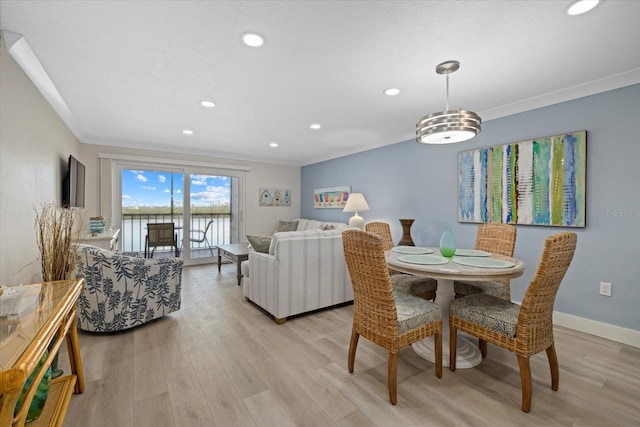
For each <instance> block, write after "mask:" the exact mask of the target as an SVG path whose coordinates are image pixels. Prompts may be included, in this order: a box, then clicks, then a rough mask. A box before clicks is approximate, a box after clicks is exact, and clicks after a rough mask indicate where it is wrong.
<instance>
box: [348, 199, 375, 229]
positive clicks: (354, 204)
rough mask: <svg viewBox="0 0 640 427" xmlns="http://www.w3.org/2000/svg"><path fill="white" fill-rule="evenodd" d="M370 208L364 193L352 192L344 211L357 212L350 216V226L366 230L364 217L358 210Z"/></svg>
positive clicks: (362, 210)
mask: <svg viewBox="0 0 640 427" xmlns="http://www.w3.org/2000/svg"><path fill="white" fill-rule="evenodd" d="M368 210H370V209H369V205H368V204H367V201H366V200H365V198H364V196H363V195H362V193H351V194H349V198H348V199H347V203H346V204H345V205H344V209H343V210H342V212H355V215H353V216H352V217H351V218H349V227H353V228H359V229H360V230H364V219H363V218H362V217H361V216H360V215H358V211H360V212H364V211H368Z"/></svg>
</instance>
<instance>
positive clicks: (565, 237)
mask: <svg viewBox="0 0 640 427" xmlns="http://www.w3.org/2000/svg"><path fill="white" fill-rule="evenodd" d="M577 241H578V236H577V235H576V233H573V232H568V231H567V232H562V233H558V234H554V235H552V236H549V237H547V239H546V241H545V243H544V250H543V252H542V257H541V260H540V263H539V264H538V268H537V270H536V272H535V274H534V276H533V279H532V280H531V283H530V284H529V288H528V289H527V292H526V293H525V295H524V298H523V300H522V305H521V307H520V314H519V316H518V326H517V341H518V345H517V347H519V349H520V350H521V351H522V352H524V353H528V354H536V353H538V352H540V351H542V350H544V349H546V348H548V347H549V346H550V345H552V344H553V305H554V303H555V298H556V293H557V292H558V288H559V287H560V283H561V282H562V279H563V278H564V275H565V273H566V272H567V269H568V268H569V265H570V264H571V260H572V259H573V255H574V253H575V250H576V244H577Z"/></svg>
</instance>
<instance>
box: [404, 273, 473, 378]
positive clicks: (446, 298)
mask: <svg viewBox="0 0 640 427" xmlns="http://www.w3.org/2000/svg"><path fill="white" fill-rule="evenodd" d="M454 298H455V291H454V288H453V280H447V279H438V288H437V290H436V299H435V301H434V302H435V303H436V304H438V305H439V306H440V312H441V313H442V366H444V367H448V366H449V304H450V303H451V301H453V299H454ZM411 347H412V348H413V351H415V352H416V353H417V354H418V355H419V356H420V357H422V358H424V359H427V360H428V361H429V362H431V363H435V343H434V339H433V336H430V337H427V338H426V339H424V340H422V341H418V342H416V343H413V344H412V345H411ZM481 361H482V354H480V349H479V348H478V339H477V338H473V337H471V336H464V335H463V333H461V332H458V342H457V345H456V369H465V368H473V367H474V366H477V365H479V364H480V362H481Z"/></svg>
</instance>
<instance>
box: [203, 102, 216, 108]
mask: <svg viewBox="0 0 640 427" xmlns="http://www.w3.org/2000/svg"><path fill="white" fill-rule="evenodd" d="M200 105H202V106H203V107H207V108H213V107H215V106H216V103H215V102H213V101H200Z"/></svg>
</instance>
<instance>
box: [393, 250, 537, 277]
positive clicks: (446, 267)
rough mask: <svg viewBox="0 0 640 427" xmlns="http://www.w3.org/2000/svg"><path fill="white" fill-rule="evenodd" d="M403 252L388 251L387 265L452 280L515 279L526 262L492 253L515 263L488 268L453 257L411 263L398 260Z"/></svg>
mask: <svg viewBox="0 0 640 427" xmlns="http://www.w3.org/2000/svg"><path fill="white" fill-rule="evenodd" d="M430 249H433V250H434V253H433V255H440V250H439V249H438V248H430ZM402 255H403V254H400V253H396V252H393V251H387V252H386V258H387V265H388V266H389V267H391V268H393V269H394V270H397V271H401V272H403V273H409V274H413V275H418V276H428V277H432V278H434V279H450V280H487V279H490V278H494V279H497V278H500V279H513V278H514V277H520V276H522V274H523V273H524V270H525V268H526V264H525V263H524V262H522V261H520V260H519V259H517V258H511V257H508V256H504V255H497V254H491V258H493V259H500V260H504V261H510V262H512V263H513V264H514V266H513V267H509V268H486V267H470V266H466V265H461V264H457V263H455V262H453V261H451V259H449V262H447V263H446V264H426V265H425V264H411V263H407V262H402V261H400V260H398V257H399V256H402Z"/></svg>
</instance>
